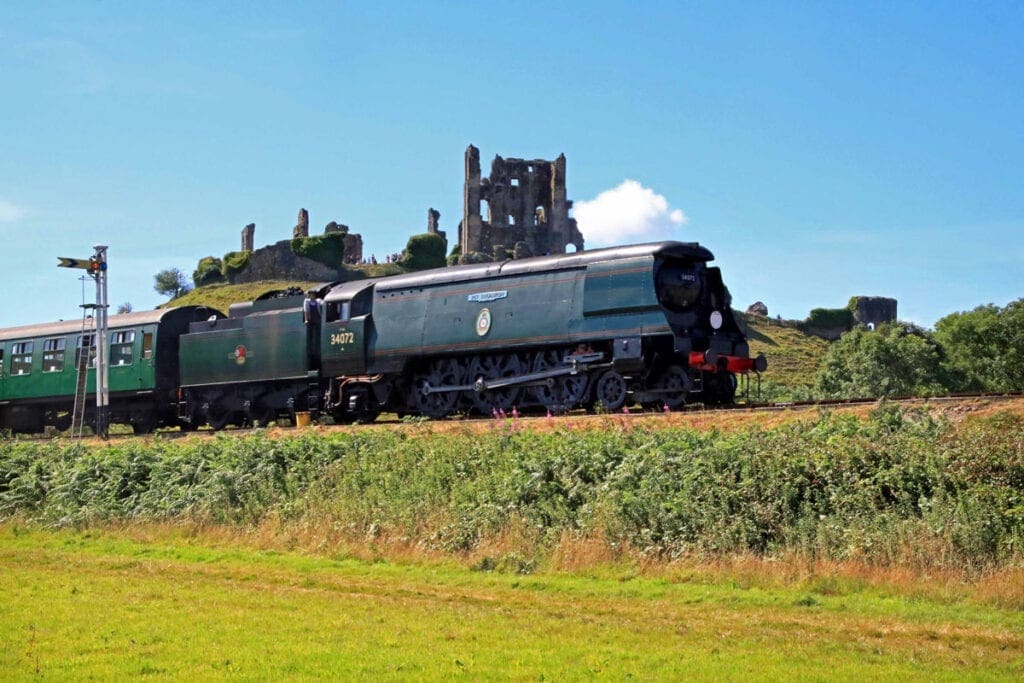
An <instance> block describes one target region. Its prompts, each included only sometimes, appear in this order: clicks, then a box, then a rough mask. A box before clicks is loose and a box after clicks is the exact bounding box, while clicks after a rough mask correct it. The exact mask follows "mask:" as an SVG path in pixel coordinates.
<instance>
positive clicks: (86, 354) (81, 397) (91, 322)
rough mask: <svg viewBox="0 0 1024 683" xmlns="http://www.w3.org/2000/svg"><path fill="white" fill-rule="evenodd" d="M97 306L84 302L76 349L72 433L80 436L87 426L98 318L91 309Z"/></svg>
mask: <svg viewBox="0 0 1024 683" xmlns="http://www.w3.org/2000/svg"><path fill="white" fill-rule="evenodd" d="M95 308H96V304H82V333H81V335H80V336H79V338H78V345H77V351H76V353H77V354H78V355H77V357H76V359H75V362H76V364H77V365H78V368H77V369H78V376H77V382H76V384H75V404H74V408H73V409H72V411H71V435H72V436H73V437H78V438H81V437H82V431H83V429H84V428H85V394H86V391H85V390H86V387H87V386H88V385H89V364H90V361H91V360H92V359H93V357H94V356H95V355H96V352H95V349H96V333H95V322H96V320H95V318H94V317H93V316H91V315H89V311H90V310H94V309H95ZM87 339H88V344H86V340H87Z"/></svg>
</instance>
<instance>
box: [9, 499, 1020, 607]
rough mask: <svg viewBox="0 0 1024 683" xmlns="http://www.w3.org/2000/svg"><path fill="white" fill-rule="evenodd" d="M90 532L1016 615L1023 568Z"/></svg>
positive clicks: (330, 529) (250, 530) (603, 546)
mask: <svg viewBox="0 0 1024 683" xmlns="http://www.w3.org/2000/svg"><path fill="white" fill-rule="evenodd" d="M8 524H11V523H8ZM14 524H15V525H16V523H14ZM97 530H99V531H102V532H113V533H116V534H117V535H118V536H121V537H124V538H128V539H131V540H134V541H137V542H141V543H148V544H159V543H161V542H163V541H167V540H170V541H172V542H173V541H175V540H178V539H188V540H189V541H190V542H194V543H197V544H200V545H203V546H212V547H221V548H241V549H246V550H257V551H278V552H299V553H302V554H305V555H309V556H314V557H325V558H352V559H357V560H361V561H365V562H375V561H380V560H384V561H388V562H392V563H398V564H412V565H427V566H430V565H438V566H441V565H450V564H451V563H452V562H453V561H455V562H456V563H457V564H459V565H461V566H463V567H466V568H475V569H480V568H484V569H488V570H492V569H493V570H497V571H499V572H504V573H523V572H539V573H541V574H550V573H556V574H562V573H564V574H575V575H582V576H608V575H627V576H639V577H645V578H652V579H663V580H666V581H669V582H671V583H709V584H710V583H715V584H718V583H723V582H725V583H730V584H732V585H736V586H740V587H743V588H761V589H785V590H793V589H796V590H805V591H808V592H810V593H813V594H817V595H846V594H851V593H857V592H860V591H865V590H869V591H872V592H875V593H881V594H884V595H893V596H900V597H903V598H922V599H927V600H930V601H935V602H940V603H947V604H948V603H959V602H963V601H969V602H973V603H977V604H984V605H991V606H995V607H1001V608H1009V609H1016V610H1024V566H1019V565H1018V566H1013V565H1011V566H1005V567H1000V568H988V569H970V568H966V567H963V568H956V567H953V566H950V567H946V568H937V567H936V565H935V564H931V565H928V566H925V565H924V564H921V565H914V564H907V563H893V564H889V565H879V564H875V563H869V562H865V561H862V560H859V559H850V560H846V561H836V560H823V559H820V558H813V557H808V556H806V555H801V554H799V553H787V554H783V555H773V556H769V557H765V556H759V555H754V554H729V555H721V556H701V555H686V556H682V557H676V558H666V557H663V556H659V555H656V554H649V553H645V552H643V551H642V550H640V549H636V548H632V547H630V546H629V545H627V544H622V543H615V542H612V541H610V540H609V539H607V538H605V537H604V536H603V535H602V534H601V533H595V534H586V533H582V532H575V533H574V532H564V533H563V534H562V536H561V537H560V538H559V540H558V541H557V543H556V544H555V545H554V547H553V548H552V549H551V550H549V551H547V552H542V551H541V547H540V545H539V543H540V535H539V533H538V531H537V530H536V529H534V528H532V527H530V526H529V525H527V524H524V523H521V522H518V523H513V524H512V525H510V526H509V527H508V528H505V529H503V530H501V531H500V532H498V533H497V534H494V535H493V536H489V537H485V538H482V539H480V541H479V543H478V545H477V546H476V547H475V548H474V549H473V550H472V551H468V552H465V553H462V554H458V555H454V556H453V555H452V554H451V553H446V552H442V551H439V550H436V549H431V548H429V547H426V546H424V545H423V544H422V543H420V542H417V540H416V539H418V538H424V537H425V535H424V534H415V535H414V536H409V535H407V534H399V533H393V532H392V531H390V530H387V529H378V530H375V531H374V533H373V534H372V535H366V534H359V533H356V532H355V531H353V530H351V529H347V528H344V527H340V526H336V525H332V524H331V523H330V520H324V519H317V520H312V519H304V520H297V521H287V522H285V521H282V520H280V519H277V518H276V517H269V518H267V519H265V520H263V521H262V522H261V523H259V524H258V525H255V526H231V525H222V524H202V523H195V522H180V523H168V522H133V523H120V524H108V525H104V526H102V527H97ZM538 556H540V557H543V558H544V559H543V561H542V562H541V563H540V565H539V566H538V565H535V564H532V563H527V562H525V560H524V558H525V557H538ZM905 556H909V552H908V553H907V554H906V555H905Z"/></svg>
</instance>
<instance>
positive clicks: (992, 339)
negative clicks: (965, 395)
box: [935, 299, 1024, 391]
mask: <svg viewBox="0 0 1024 683" xmlns="http://www.w3.org/2000/svg"><path fill="white" fill-rule="evenodd" d="M935 338H936V339H938V340H939V341H940V342H941V343H942V345H943V347H944V348H945V349H946V354H947V356H948V358H949V364H948V366H949V371H950V375H951V377H952V378H953V380H954V383H955V387H956V388H957V389H960V390H965V391H975V390H976V391H1020V390H1022V389H1024V299H1018V300H1017V301H1012V302H1010V303H1009V304H1007V305H1006V306H1005V307H1003V308H1000V307H999V306H996V305H994V304H988V305H987V306H978V307H977V308H975V309H974V310H972V311H964V312H961V313H951V314H950V315H947V316H946V317H945V318H943V319H941V320H939V321H938V322H937V323H935Z"/></svg>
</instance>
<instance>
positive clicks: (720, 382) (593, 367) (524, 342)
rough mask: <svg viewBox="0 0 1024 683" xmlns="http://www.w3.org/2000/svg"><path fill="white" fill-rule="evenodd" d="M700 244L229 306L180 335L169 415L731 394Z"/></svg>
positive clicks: (443, 408) (446, 410)
mask: <svg viewBox="0 0 1024 683" xmlns="http://www.w3.org/2000/svg"><path fill="white" fill-rule="evenodd" d="M712 259H713V256H712V254H711V252H710V251H708V250H707V249H705V248H704V247H701V246H700V245H698V244H694V243H681V242H659V243H653V244H642V245H634V246H626V247H615V248H610V249H599V250H593V251H586V252H580V253H576V254H567V255H559V256H547V257H538V258H528V259H521V260H515V261H506V262H502V263H486V264H478V265H467V266H459V267H454V268H443V269H438V270H431V271H424V272H420V273H413V274H408V275H399V276H394V277H386V278H379V279H374V280H359V281H354V282H346V283H342V284H330V285H324V286H322V287H321V288H319V292H318V294H319V296H320V297H322V299H323V303H324V309H325V316H324V320H323V322H322V323H321V324H319V325H318V326H317V327H316V329H314V330H313V332H312V334H307V330H306V328H305V325H304V323H303V320H302V296H301V293H291V294H287V293H286V294H285V295H280V294H270V295H265V296H264V297H262V298H261V299H258V300H256V301H254V302H249V303H244V304H235V305H233V306H231V309H230V311H229V315H228V317H227V318H219V317H217V316H211V317H210V318H209V320H204V321H201V322H194V323H192V325H191V326H190V328H189V331H188V333H186V334H183V335H182V336H181V340H180V376H181V389H180V391H179V395H180V402H179V406H178V409H179V413H178V416H179V419H180V420H181V422H182V424H184V425H187V426H190V427H195V426H198V425H200V424H203V423H208V424H210V425H212V426H213V427H215V428H219V427H222V426H224V425H227V424H237V425H244V424H253V423H256V422H260V421H269V420H274V419H277V418H278V417H282V416H284V415H291V416H294V413H295V412H297V411H312V412H314V413H317V412H320V413H328V414H330V415H332V416H333V418H334V419H335V420H336V421H339V422H350V421H370V420H372V419H374V418H375V417H376V416H377V415H378V414H379V413H380V412H382V411H393V412H396V413H398V414H400V415H404V414H415V415H423V416H426V417H430V418H440V417H444V416H446V415H449V414H452V413H456V412H477V413H483V414H492V413H501V412H509V411H511V410H512V409H513V408H518V409H519V410H523V409H527V408H530V407H540V408H546V409H548V410H551V411H552V412H562V411H566V410H571V409H573V408H577V407H587V408H591V407H594V406H596V405H600V406H602V407H603V408H604V409H606V410H610V411H616V410H620V409H621V408H622V407H623V406H624V405H627V404H629V403H630V402H636V403H640V404H641V405H643V406H646V407H656V408H659V409H661V408H663V407H668V408H676V407H679V406H681V405H683V404H684V403H685V402H687V401H698V402H702V403H704V404H722V403H730V402H732V401H733V400H734V398H735V394H736V386H737V381H736V375H737V374H743V373H748V372H752V371H754V372H761V371H763V370H764V369H765V367H766V363H765V360H764V357H763V356H758V357H757V358H750V357H749V349H748V346H747V342H746V338H745V337H744V335H743V333H742V331H741V330H740V328H739V327H738V325H737V324H736V320H735V319H734V317H733V314H732V309H731V308H730V303H731V302H730V296H729V293H728V290H727V289H726V288H725V286H724V285H723V283H722V277H721V273H720V271H719V269H718V268H715V267H709V266H708V265H707V263H708V261H711V260H712Z"/></svg>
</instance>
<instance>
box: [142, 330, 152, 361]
mask: <svg viewBox="0 0 1024 683" xmlns="http://www.w3.org/2000/svg"><path fill="white" fill-rule="evenodd" d="M142 357H143V358H152V357H153V333H152V332H143V333H142Z"/></svg>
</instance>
